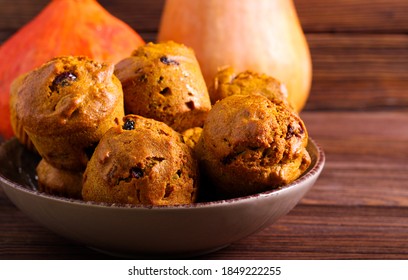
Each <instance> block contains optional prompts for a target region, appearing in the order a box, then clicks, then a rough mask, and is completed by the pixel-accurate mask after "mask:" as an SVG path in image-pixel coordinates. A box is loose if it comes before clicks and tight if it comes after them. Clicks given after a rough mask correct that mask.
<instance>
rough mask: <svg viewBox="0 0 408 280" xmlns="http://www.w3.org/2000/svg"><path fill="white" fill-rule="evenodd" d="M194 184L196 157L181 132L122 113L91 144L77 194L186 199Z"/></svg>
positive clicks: (138, 200) (142, 201) (169, 201)
mask: <svg viewBox="0 0 408 280" xmlns="http://www.w3.org/2000/svg"><path fill="white" fill-rule="evenodd" d="M197 186H198V168H197V163H196V161H195V160H194V159H193V157H192V150H191V149H190V148H189V147H188V146H187V145H186V144H185V143H184V142H183V141H182V136H181V135H180V134H179V133H177V132H176V131H174V130H173V129H171V128H170V127H169V126H167V125H166V124H164V123H162V122H158V121H156V120H153V119H148V118H144V117H141V116H136V115H127V116H126V117H125V118H124V123H123V125H119V126H116V127H113V128H111V129H110V130H109V131H108V132H107V133H106V134H105V135H104V136H103V138H102V139H101V141H100V143H99V145H98V146H97V147H96V149H95V152H94V154H93V156H92V158H91V160H90V161H89V163H88V166H87V168H86V170H85V173H84V180H83V189H82V196H83V199H84V200H86V201H97V202H106V203H120V204H133V205H175V204H189V203H192V202H194V201H195V199H196V194H197Z"/></svg>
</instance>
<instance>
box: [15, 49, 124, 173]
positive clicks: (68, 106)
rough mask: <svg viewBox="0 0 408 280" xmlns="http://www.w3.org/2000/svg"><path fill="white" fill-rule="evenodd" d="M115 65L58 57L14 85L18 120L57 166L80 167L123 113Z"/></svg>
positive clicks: (82, 168)
mask: <svg viewBox="0 0 408 280" xmlns="http://www.w3.org/2000/svg"><path fill="white" fill-rule="evenodd" d="M113 71H114V65H112V64H105V63H99V62H96V61H93V60H90V59H88V58H85V57H73V56H66V57H58V58H54V59H52V60H51V61H49V62H48V63H46V64H44V65H42V66H41V67H39V68H37V69H35V70H33V71H31V72H29V73H28V74H27V75H26V76H25V77H24V78H23V80H22V81H21V82H19V85H18V88H17V89H15V93H14V95H15V96H14V97H13V98H14V101H13V106H14V109H12V110H15V118H16V123H19V124H21V125H22V126H23V128H24V130H25V131H26V132H27V134H28V136H29V138H30V139H31V141H32V142H33V144H34V146H35V148H36V149H37V151H38V153H39V154H40V155H41V156H42V157H43V158H44V159H45V160H46V161H47V162H48V163H49V164H51V165H53V166H54V167H56V168H61V169H66V170H71V171H83V170H84V169H85V167H86V164H87V162H88V160H89V155H88V154H89V153H88V152H89V151H91V150H92V149H93V148H94V146H96V144H97V143H98V142H99V140H100V138H101V137H102V135H103V134H104V133H105V132H106V131H107V130H108V129H109V128H110V127H112V126H115V125H117V124H118V121H119V120H120V119H121V118H122V117H123V116H124V107H123V92H122V87H121V84H120V81H119V80H118V79H117V78H116V77H115V76H114V74H113Z"/></svg>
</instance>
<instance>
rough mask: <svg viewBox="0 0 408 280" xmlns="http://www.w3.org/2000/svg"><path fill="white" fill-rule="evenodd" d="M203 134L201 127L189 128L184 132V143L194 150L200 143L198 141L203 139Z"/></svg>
mask: <svg viewBox="0 0 408 280" xmlns="http://www.w3.org/2000/svg"><path fill="white" fill-rule="evenodd" d="M202 132H203V129H202V128H201V127H193V128H189V129H187V130H185V131H183V133H181V135H183V140H184V143H186V144H187V146H189V147H190V148H192V149H193V150H194V149H195V146H196V145H197V143H198V140H199V139H200V137H201V133H202Z"/></svg>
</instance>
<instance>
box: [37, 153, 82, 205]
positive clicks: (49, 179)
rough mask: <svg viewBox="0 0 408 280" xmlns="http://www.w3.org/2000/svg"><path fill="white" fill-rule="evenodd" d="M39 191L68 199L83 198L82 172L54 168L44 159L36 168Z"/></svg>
mask: <svg viewBox="0 0 408 280" xmlns="http://www.w3.org/2000/svg"><path fill="white" fill-rule="evenodd" d="M36 171H37V176H38V190H39V191H41V192H45V193H48V194H53V195H57V196H62V197H67V198H81V191H82V172H78V171H67V170H62V169H58V168H55V167H53V166H52V165H51V164H49V163H48V162H47V161H45V160H44V159H42V160H41V161H40V163H39V164H38V165H37V168H36Z"/></svg>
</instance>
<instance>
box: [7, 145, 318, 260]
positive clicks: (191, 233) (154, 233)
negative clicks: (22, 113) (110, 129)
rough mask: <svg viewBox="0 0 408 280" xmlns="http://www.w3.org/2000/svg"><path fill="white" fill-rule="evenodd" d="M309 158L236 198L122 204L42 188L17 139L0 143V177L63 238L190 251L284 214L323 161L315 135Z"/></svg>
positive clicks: (170, 252) (101, 245)
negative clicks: (265, 186)
mask: <svg viewBox="0 0 408 280" xmlns="http://www.w3.org/2000/svg"><path fill="white" fill-rule="evenodd" d="M307 149H308V151H309V153H310V155H311V158H312V164H311V166H310V167H309V169H308V170H307V171H306V172H305V174H304V175H302V176H301V177H300V178H299V179H298V180H296V181H295V182H293V183H292V184H290V185H287V186H285V187H282V188H279V189H276V190H271V191H267V192H263V193H259V194H255V195H250V196H245V197H240V198H236V199H228V200H219V201H211V202H200V203H194V204H191V205H183V206H155V207H147V206H126V205H125V206H124V205H107V204H102V203H89V202H84V201H81V200H72V199H65V198H60V197H56V196H51V195H47V194H43V193H40V192H38V191H37V190H36V177H35V166H36V164H37V163H38V161H39V158H38V157H37V156H35V155H34V154H31V153H30V152H28V151H27V150H25V149H24V148H23V147H22V146H21V145H20V144H19V143H18V142H17V141H16V140H15V139H13V140H10V141H9V142H6V143H4V144H2V145H1V147H0V184H1V186H2V187H3V189H4V192H5V193H6V195H7V196H8V197H9V199H10V200H11V201H12V202H13V203H14V204H15V205H16V206H17V207H18V208H19V209H20V210H21V211H23V212H24V213H25V214H26V215H27V216H29V217H30V218H32V219H33V220H34V221H37V222H38V223H40V224H42V225H43V226H45V227H47V228H49V229H50V230H52V231H54V232H55V233H57V234H59V235H61V236H64V237H66V238H69V239H72V240H75V241H77V242H80V243H82V244H84V245H86V246H89V247H91V248H94V249H97V250H99V251H103V252H107V253H110V254H113V255H120V256H140V255H144V256H146V255H150V256H152V255H156V256H157V255H159V256H194V255H199V254H204V253H207V252H211V251H215V250H218V249H220V248H223V247H225V246H228V245H229V244H231V243H233V242H235V241H237V240H239V239H242V238H244V237H246V236H248V235H250V234H252V233H254V232H257V231H259V230H261V229H263V228H265V227H267V226H269V225H271V224H272V223H273V222H275V221H276V220H277V219H278V218H280V217H282V216H283V215H285V214H287V213H288V212H289V211H290V210H291V209H292V208H293V207H295V205H296V204H297V203H298V202H299V200H300V199H301V198H302V197H303V196H304V195H305V194H306V192H307V191H308V190H309V189H310V188H311V187H312V185H313V184H314V183H315V181H316V179H317V178H318V176H319V174H320V172H321V171H322V169H323V166H324V162H325V156H324V152H323V151H322V149H321V148H320V147H319V146H318V145H317V144H316V142H315V141H313V140H312V139H310V141H309V145H308V147H307Z"/></svg>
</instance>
